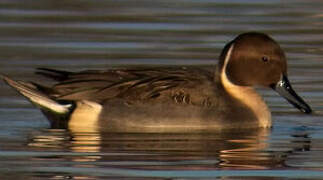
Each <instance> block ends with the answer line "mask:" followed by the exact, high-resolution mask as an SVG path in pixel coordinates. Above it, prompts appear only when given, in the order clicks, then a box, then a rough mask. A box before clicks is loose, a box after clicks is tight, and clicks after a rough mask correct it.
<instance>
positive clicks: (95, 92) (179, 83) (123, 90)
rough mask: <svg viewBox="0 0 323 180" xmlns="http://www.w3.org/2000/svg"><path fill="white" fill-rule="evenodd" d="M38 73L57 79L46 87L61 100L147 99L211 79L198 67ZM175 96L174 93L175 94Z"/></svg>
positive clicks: (210, 75)
mask: <svg viewBox="0 0 323 180" xmlns="http://www.w3.org/2000/svg"><path fill="white" fill-rule="evenodd" d="M37 73H38V74H42V75H45V76H47V77H50V78H52V79H55V80H57V81H58V83H57V84H56V85H54V86H53V87H52V88H51V89H50V90H48V89H47V92H48V93H50V95H51V96H52V97H55V98H56V99H62V100H91V101H95V102H102V101H105V100H109V99H112V98H122V99H127V100H133V101H135V100H149V99H156V98H161V97H163V95H165V94H167V95H169V93H170V91H171V92H172V93H173V94H175V95H176V94H179V96H181V98H184V95H183V94H181V91H183V90H184V89H192V88H193V89H194V88H196V87H198V86H199V85H201V83H203V82H212V78H213V74H212V73H211V72H209V71H204V70H202V69H198V68H194V69H193V68H158V69H111V70H106V71H82V72H77V73H76V72H67V71H58V70H52V69H44V68H42V69H38V72H37ZM175 100H176V97H175Z"/></svg>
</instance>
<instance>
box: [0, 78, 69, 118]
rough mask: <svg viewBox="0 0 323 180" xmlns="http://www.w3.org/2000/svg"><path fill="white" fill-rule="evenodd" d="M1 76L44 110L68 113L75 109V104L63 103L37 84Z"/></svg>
mask: <svg viewBox="0 0 323 180" xmlns="http://www.w3.org/2000/svg"><path fill="white" fill-rule="evenodd" d="M0 77H1V78H2V79H3V80H4V81H5V82H6V83H7V84H8V85H9V86H11V87H13V88H14V89H16V90H17V91H18V92H19V93H20V94H22V95H23V96H25V97H26V98H27V99H28V100H29V101H31V102H32V103H33V104H35V105H36V106H38V107H40V108H41V109H42V110H47V111H51V112H55V113H57V114H67V113H69V112H70V111H71V110H72V109H73V104H72V103H69V104H61V103H59V102H57V101H55V100H53V99H51V98H50V97H49V96H48V95H46V94H44V93H43V92H41V91H39V90H38V89H37V87H36V86H35V85H33V84H32V83H28V82H22V81H15V80H12V79H10V78H9V77H7V76H5V75H1V74H0Z"/></svg>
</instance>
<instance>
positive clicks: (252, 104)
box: [220, 44, 271, 127]
mask: <svg viewBox="0 0 323 180" xmlns="http://www.w3.org/2000/svg"><path fill="white" fill-rule="evenodd" d="M233 48H234V44H232V45H231V47H230V48H229V50H228V52H227V54H226V57H225V59H224V63H223V66H222V70H221V71H220V80H221V82H222V84H223V87H224V89H225V90H226V92H228V93H229V94H230V96H232V97H234V98H235V99H237V100H238V101H239V102H241V103H242V104H244V105H246V106H247V107H248V108H250V109H251V110H252V112H253V113H254V114H255V116H256V117H257V119H258V121H259V126H260V127H270V126H271V114H270V111H269V109H268V107H267V105H266V103H265V102H264V100H263V98H262V97H261V96H260V95H259V94H258V93H257V92H256V91H255V89H254V88H252V87H250V86H238V85H235V84H233V83H232V82H231V81H230V80H229V79H228V76H227V74H226V67H227V63H228V61H229V59H230V56H231V52H232V50H233Z"/></svg>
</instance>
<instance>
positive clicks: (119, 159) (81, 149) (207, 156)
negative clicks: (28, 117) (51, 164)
mask: <svg viewBox="0 0 323 180" xmlns="http://www.w3.org/2000/svg"><path fill="white" fill-rule="evenodd" d="M270 131H271V130H268V129H262V130H253V131H247V132H236V133H219V134H112V133H100V132H97V133H93V132H91V133H85V132H72V131H68V130H57V129H51V130H48V131H42V132H40V134H37V135H35V136H33V137H32V138H31V139H30V142H29V143H28V145H29V147H31V148H33V150H35V151H39V150H42V151H43V150H50V151H53V150H54V151H62V152H66V153H62V154H60V155H58V153H55V155H53V156H55V158H58V159H59V160H58V161H59V162H63V161H65V160H68V161H69V162H70V163H69V164H70V165H72V166H80V165H81V166H86V167H102V166H104V167H114V168H122V169H123V168H135V169H142V170H167V169H173V170H174V169H177V170H196V169H201V168H202V169H218V168H221V169H227V168H228V169H271V168H278V167H285V166H286V164H285V162H286V161H287V160H289V161H290V160H291V159H290V156H291V155H292V154H294V153H295V152H304V151H309V150H310V146H311V145H310V144H311V138H310V137H309V136H308V134H306V132H299V131H298V132H297V133H296V134H292V135H290V136H289V138H290V140H289V141H285V142H282V143H284V144H285V148H283V149H282V148H281V147H282V145H280V146H279V148H277V147H270V144H271V143H272V142H270V141H272V140H270V139H269V134H270ZM276 144H279V143H278V142H276ZM48 159H51V160H52V159H53V157H51V156H42V157H41V159H38V160H40V161H47V160H48ZM80 163H83V164H80Z"/></svg>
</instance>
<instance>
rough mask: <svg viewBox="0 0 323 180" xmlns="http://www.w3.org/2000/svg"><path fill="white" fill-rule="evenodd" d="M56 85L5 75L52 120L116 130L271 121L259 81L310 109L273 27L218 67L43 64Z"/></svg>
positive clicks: (239, 42)
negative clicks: (74, 68)
mask: <svg viewBox="0 0 323 180" xmlns="http://www.w3.org/2000/svg"><path fill="white" fill-rule="evenodd" d="M37 73H38V74H41V75H45V76H46V77H50V78H51V79H54V80H56V81H58V83H57V84H55V85H54V86H52V87H46V86H43V85H39V84H37V83H34V82H22V81H15V80H12V79H9V78H8V77H5V76H3V79H4V80H5V81H6V82H7V83H8V84H9V85H10V86H12V87H13V88H15V89H16V90H17V91H18V92H19V93H20V94H22V95H24V96H25V97H26V98H27V99H29V100H30V101H31V102H32V103H33V104H35V105H36V106H38V107H39V108H40V109H41V110H42V112H43V113H44V114H45V115H46V116H47V117H48V119H49V120H50V122H51V125H52V126H53V127H62V126H63V127H68V128H75V127H77V128H79V129H83V130H86V129H87V128H96V129H100V130H107V131H111V132H179V133H181V132H208V131H217V130H226V129H242V128H260V127H261V128H266V127H270V126H271V113H270V111H269V109H268V107H267V105H266V104H265V102H264V100H263V99H262V98H261V97H260V95H259V94H258V93H257V92H256V91H255V90H254V87H255V86H264V87H270V88H272V89H274V90H276V91H277V92H278V93H279V94H280V95H282V96H283V97H284V98H286V99H287V100H288V101H289V102H290V103H291V104H293V105H294V106H295V107H296V108H298V109H300V110H301V111H303V112H304V113H311V108H310V107H309V106H308V105H307V104H306V103H305V102H304V101H303V100H302V98H300V97H299V96H298V95H297V94H296V93H295V91H294V90H293V89H292V87H291V85H290V83H289V81H288V79H287V63H286V58H285V55H284V52H283V50H282V49H281V48H280V46H279V45H278V43H276V42H275V41H274V40H273V39H272V38H270V37H269V36H268V35H266V34H262V33H256V32H250V33H244V34H241V35H239V36H238V37H236V38H235V39H234V40H233V41H231V42H229V43H228V44H227V45H226V46H225V47H224V49H223V50H222V53H221V55H220V58H219V64H218V66H217V68H215V69H214V71H213V72H210V71H207V70H203V69H201V68H193V67H189V68H175V67H173V68H151V69H138V68H127V69H126V68H120V69H111V70H106V71H82V72H67V71H59V70H53V69H46V68H39V69H38V71H37Z"/></svg>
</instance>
